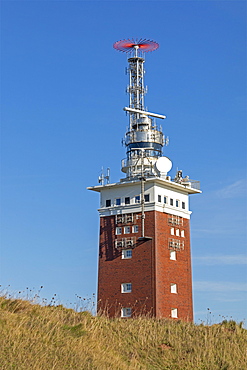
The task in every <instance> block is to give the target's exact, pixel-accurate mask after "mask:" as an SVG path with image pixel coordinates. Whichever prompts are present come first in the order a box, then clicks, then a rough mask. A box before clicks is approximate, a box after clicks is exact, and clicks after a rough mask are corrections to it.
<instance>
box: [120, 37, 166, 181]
mask: <svg viewBox="0 0 247 370" xmlns="http://www.w3.org/2000/svg"><path fill="white" fill-rule="evenodd" d="M113 47H114V48H115V49H116V50H119V51H122V52H125V53H127V54H129V58H128V63H129V67H128V73H129V85H128V87H127V92H128V94H129V107H125V108H124V110H125V111H126V112H128V113H129V129H128V132H126V134H125V146H126V148H127V159H126V160H123V161H122V172H124V173H126V181H129V180H132V179H133V178H139V177H140V176H141V177H145V176H146V177H150V176H152V177H153V176H159V173H158V172H157V170H156V169H155V166H154V164H155V163H156V162H157V159H158V158H159V157H161V156H162V148H163V146H164V142H165V140H164V135H163V133H162V131H161V128H160V129H158V128H157V126H156V124H155V122H154V119H153V118H150V117H154V118H161V119H164V118H166V117H165V116H163V115H161V114H156V113H151V112H148V111H147V110H146V109H145V104H144V96H145V94H146V92H147V88H146V87H145V86H144V73H145V71H144V62H145V59H144V53H147V52H150V51H154V50H156V49H158V47H159V44H158V43H157V42H155V41H151V40H147V39H140V40H134V39H131V40H130V39H128V40H121V41H117V42H115V44H114V45H113ZM141 163H142V164H141Z"/></svg>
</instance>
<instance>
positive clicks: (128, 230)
mask: <svg viewBox="0 0 247 370" xmlns="http://www.w3.org/2000/svg"><path fill="white" fill-rule="evenodd" d="M130 231H131V229H130V226H124V234H130Z"/></svg>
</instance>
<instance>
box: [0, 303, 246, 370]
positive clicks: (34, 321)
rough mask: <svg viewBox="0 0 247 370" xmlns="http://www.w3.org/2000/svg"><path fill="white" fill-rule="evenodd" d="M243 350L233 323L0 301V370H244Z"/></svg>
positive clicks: (242, 331) (241, 336) (240, 335)
mask: <svg viewBox="0 0 247 370" xmlns="http://www.w3.org/2000/svg"><path fill="white" fill-rule="evenodd" d="M246 350H247V331H246V330H245V329H243V328H242V327H241V324H236V323H235V322H234V321H228V322H227V321H224V322H222V323H221V324H217V325H212V326H204V325H194V324H192V323H184V322H181V321H174V320H164V319H162V320H158V319H152V318H144V317H140V318H137V319H128V320H123V319H108V318H106V317H104V316H100V317H94V316H92V315H91V314H90V313H89V312H81V313H78V312H75V311H74V310H72V309H67V308H64V307H63V306H56V307H55V306H40V305H34V304H31V303H30V302H28V301H24V300H18V299H16V300H14V299H5V298H3V297H2V298H1V297H0V369H1V370H5V369H8V370H10V369H11V370H12V369H16V370H22V369H23V370H28V369H32V370H36V369H38V370H51V369H54V370H63V369H73V370H77V369H80V370H81V369H83V370H84V369H100V370H104V369H107V370H108V369H117V370H122V369H123V370H125V369H149V370H154V369H174V370H175V369H183V370H186V369H189V370H191V369H203V370H207V369H208V370H217V369H221V370H232V369H236V370H245V369H246V368H247V365H246V364H247V355H246Z"/></svg>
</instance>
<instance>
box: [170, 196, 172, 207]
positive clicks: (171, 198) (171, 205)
mask: <svg viewBox="0 0 247 370" xmlns="http://www.w3.org/2000/svg"><path fill="white" fill-rule="evenodd" d="M170 205H171V206H173V199H172V198H171V199H170Z"/></svg>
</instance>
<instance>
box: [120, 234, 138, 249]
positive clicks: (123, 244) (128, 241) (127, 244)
mask: <svg viewBox="0 0 247 370" xmlns="http://www.w3.org/2000/svg"><path fill="white" fill-rule="evenodd" d="M135 243H136V238H135V237H134V236H133V237H130V238H122V239H116V240H115V248H116V249H126V248H133V247H134V245H135Z"/></svg>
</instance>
